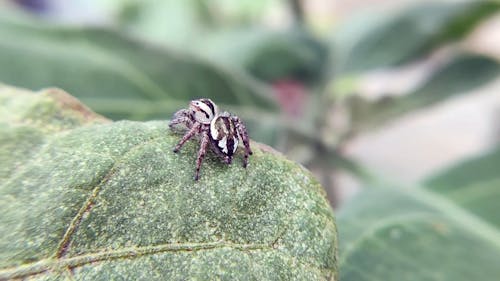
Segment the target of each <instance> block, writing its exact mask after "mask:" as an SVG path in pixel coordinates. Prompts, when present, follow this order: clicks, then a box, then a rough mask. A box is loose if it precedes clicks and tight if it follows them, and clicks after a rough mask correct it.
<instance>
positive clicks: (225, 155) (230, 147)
mask: <svg viewBox="0 0 500 281" xmlns="http://www.w3.org/2000/svg"><path fill="white" fill-rule="evenodd" d="M178 124H183V125H184V126H185V127H186V128H187V132H186V133H185V134H184V136H183V137H182V139H181V140H180V141H179V143H178V144H177V145H176V146H175V148H174V152H178V151H179V149H181V147H182V146H183V145H184V143H186V141H188V140H189V139H190V138H192V137H193V136H195V135H199V136H200V149H199V151H198V158H197V159H196V172H195V176H194V179H195V180H198V178H199V175H200V168H201V162H202V161H203V157H205V153H206V150H207V146H208V145H210V146H211V148H212V150H213V151H214V152H215V153H216V154H217V155H218V156H219V157H221V159H222V160H223V161H224V162H225V163H227V164H231V162H232V160H233V154H234V153H235V152H236V149H237V148H238V140H239V138H241V140H242V141H243V145H244V146H245V156H244V159H243V167H245V168H246V166H247V164H248V156H249V155H251V154H252V150H251V149H250V140H249V138H248V133H247V130H246V127H245V125H244V124H243V123H242V122H241V121H240V119H239V118H238V116H234V115H231V114H230V113H228V112H222V113H219V109H218V108H217V105H215V103H214V102H213V101H211V100H210V99H198V100H193V101H191V103H190V104H189V108H188V109H181V110H179V111H177V112H176V113H175V114H174V116H173V118H172V120H171V121H170V123H169V126H170V128H175V127H176V125H178Z"/></svg>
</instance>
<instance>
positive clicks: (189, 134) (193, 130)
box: [174, 123, 201, 153]
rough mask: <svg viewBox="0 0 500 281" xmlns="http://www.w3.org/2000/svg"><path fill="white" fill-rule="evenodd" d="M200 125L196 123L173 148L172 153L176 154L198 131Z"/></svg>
mask: <svg viewBox="0 0 500 281" xmlns="http://www.w3.org/2000/svg"><path fill="white" fill-rule="evenodd" d="M200 126H201V124H199V123H197V124H195V125H194V126H193V127H191V129H190V130H189V131H188V132H187V133H186V134H185V135H184V136H183V137H182V139H181V140H180V141H179V143H178V144H177V145H176V146H175V148H174V152H175V153H177V152H178V151H179V150H180V149H181V147H182V146H183V145H184V143H186V142H187V141H188V140H189V139H190V138H192V137H193V136H194V135H195V134H196V133H197V132H199V130H200Z"/></svg>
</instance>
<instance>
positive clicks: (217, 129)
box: [210, 114, 238, 156]
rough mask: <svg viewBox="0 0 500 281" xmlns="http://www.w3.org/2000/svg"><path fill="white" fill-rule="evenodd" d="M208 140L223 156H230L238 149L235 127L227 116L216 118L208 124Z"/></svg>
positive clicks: (222, 115)
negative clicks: (209, 139) (210, 140)
mask: <svg viewBox="0 0 500 281" xmlns="http://www.w3.org/2000/svg"><path fill="white" fill-rule="evenodd" d="M210 138H211V139H212V142H213V143H214V145H215V146H216V148H217V149H218V150H219V151H220V152H222V153H223V154H225V155H228V156H232V155H233V154H234V153H235V152H236V149H237V148H238V133H237V131H236V125H235V124H234V121H233V119H232V118H231V117H230V116H229V114H221V115H219V116H216V117H215V118H214V119H213V120H212V122H211V123H210Z"/></svg>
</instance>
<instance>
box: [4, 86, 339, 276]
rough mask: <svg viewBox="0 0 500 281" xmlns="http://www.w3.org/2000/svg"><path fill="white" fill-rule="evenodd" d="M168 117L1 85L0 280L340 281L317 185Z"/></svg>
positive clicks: (331, 227) (264, 155)
mask: <svg viewBox="0 0 500 281" xmlns="http://www.w3.org/2000/svg"><path fill="white" fill-rule="evenodd" d="M167 123H168V122H167V121H149V122H133V121H120V122H110V120H107V119H104V118H102V117H101V116H97V115H96V114H95V113H93V112H92V111H90V110H89V109H88V108H86V107H85V106H84V105H82V104H81V103H80V102H79V101H78V100H76V99H74V98H73V97H72V96H70V95H68V94H67V93H65V92H63V91H61V90H58V89H48V90H44V91H41V92H39V93H32V92H29V91H26V90H22V89H16V88H11V87H5V86H0V159H2V161H1V162H0V214H1V215H0V280H15V279H29V280H68V279H70V280H153V281H154V280H248V279H250V280H280V279H281V280H294V279H296V280H338V279H337V267H336V263H337V231H336V226H335V220H334V216H333V211H332V209H331V207H330V206H329V205H328V202H327V200H326V198H325V196H324V190H323V189H322V188H321V186H320V185H319V184H318V182H317V181H316V180H315V179H314V178H313V177H312V175H311V174H310V173H309V172H308V171H306V170H305V169H303V168H302V167H301V166H300V165H298V164H296V163H293V162H291V161H288V160H286V159H285V158H284V157H283V156H282V155H280V154H279V153H276V152H274V151H273V150H272V149H270V148H266V146H264V145H259V144H258V143H255V142H252V147H253V151H254V154H253V155H252V157H251V158H250V163H249V166H248V167H247V168H246V169H245V168H243V167H242V161H243V160H242V157H243V155H242V153H241V151H239V150H238V152H237V154H236V155H235V159H234V163H233V164H232V165H226V164H224V163H221V161H220V160H219V159H217V156H216V155H215V154H214V153H212V151H210V150H209V151H208V153H207V155H206V158H205V159H204V163H203V168H202V170H201V173H202V174H201V178H200V180H199V181H194V180H193V173H194V169H195V167H194V166H195V162H196V155H197V151H198V149H199V144H198V143H197V142H196V141H189V142H187V143H186V144H185V146H184V147H183V148H182V150H181V151H180V152H179V153H177V154H176V153H173V152H172V149H173V147H174V146H175V144H176V143H177V142H178V141H179V139H180V138H181V135H179V134H176V133H173V132H172V131H170V130H169V129H168V125H167Z"/></svg>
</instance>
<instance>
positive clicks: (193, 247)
mask: <svg viewBox="0 0 500 281" xmlns="http://www.w3.org/2000/svg"><path fill="white" fill-rule="evenodd" d="M219 248H232V249H235V250H240V251H252V250H253V251H255V250H273V248H272V245H268V244H238V243H230V242H224V241H217V242H206V243H175V244H174V243H169V244H162V245H155V246H144V247H128V248H121V249H119V250H103V251H98V252H94V253H89V254H84V255H78V256H73V257H70V258H60V259H56V258H50V259H43V260H39V261H36V262H34V263H31V264H25V265H20V266H16V267H13V268H6V269H3V270H0V280H5V279H13V278H23V277H27V276H30V275H35V274H39V273H42V272H45V271H47V270H50V269H64V268H66V267H78V266H82V265H85V264H89V263H94V262H99V261H109V260H115V259H123V258H136V257H141V256H145V255H153V254H159V253H164V252H181V251H190V252H191V251H201V250H213V249H219Z"/></svg>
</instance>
